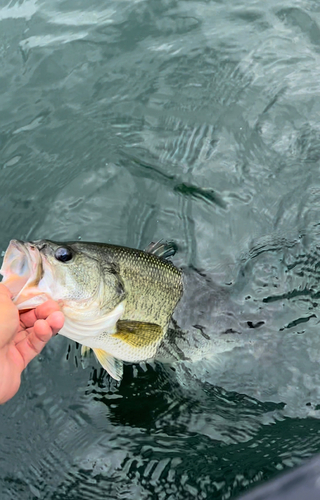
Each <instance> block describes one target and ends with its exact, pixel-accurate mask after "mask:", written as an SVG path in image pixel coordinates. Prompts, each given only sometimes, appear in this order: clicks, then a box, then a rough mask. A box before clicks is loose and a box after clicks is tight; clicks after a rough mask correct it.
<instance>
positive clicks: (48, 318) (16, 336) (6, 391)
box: [0, 284, 64, 404]
mask: <svg viewBox="0 0 320 500" xmlns="http://www.w3.org/2000/svg"><path fill="white" fill-rule="evenodd" d="M63 322H64V316H63V314H62V312H61V311H60V308H59V305H58V304H57V303H56V302H54V301H53V300H48V301H47V302H45V303H44V304H41V305H40V306H38V307H36V308H35V309H31V310H29V311H26V312H23V311H22V312H20V313H19V311H18V309H17V307H16V306H15V305H14V303H13V302H12V300H11V293H10V292H9V290H8V289H7V288H6V287H5V286H4V285H2V284H0V404H1V403H5V402H6V401H8V399H10V398H12V397H13V396H14V395H15V394H16V392H17V391H18V389H19V387H20V380H21V373H22V371H23V370H24V369H25V367H26V366H27V365H28V363H30V361H31V360H32V359H33V358H34V357H35V356H36V355H37V354H39V353H40V352H41V350H42V349H43V347H44V346H45V345H46V343H47V342H48V341H49V340H50V339H51V337H52V336H53V335H56V334H57V333H58V331H59V330H60V329H61V328H62V327H63Z"/></svg>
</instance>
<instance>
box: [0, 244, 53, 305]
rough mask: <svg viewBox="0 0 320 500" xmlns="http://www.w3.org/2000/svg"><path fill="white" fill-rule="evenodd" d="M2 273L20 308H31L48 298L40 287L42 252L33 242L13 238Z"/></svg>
mask: <svg viewBox="0 0 320 500" xmlns="http://www.w3.org/2000/svg"><path fill="white" fill-rule="evenodd" d="M0 273H1V274H2V276H3V280H2V283H3V284H4V285H5V286H6V287H7V288H8V289H9V290H10V292H11V293H12V298H13V302H14V303H15V304H16V305H17V307H18V309H20V310H22V309H30V308H32V307H36V305H39V304H41V303H43V302H45V300H47V299H48V297H47V296H44V294H43V292H41V291H40V290H39V289H38V284H39V281H40V280H41V278H42V276H43V265H42V258H41V253H40V251H39V249H38V248H37V246H36V245H35V244H33V243H32V242H30V243H29V242H24V241H20V240H11V241H10V244H9V246H8V248H7V251H6V253H5V256H4V259H3V264H2V267H1V269H0Z"/></svg>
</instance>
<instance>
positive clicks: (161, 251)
mask: <svg viewBox="0 0 320 500" xmlns="http://www.w3.org/2000/svg"><path fill="white" fill-rule="evenodd" d="M145 252H148V253H153V254H154V255H157V257H160V258H161V259H169V258H170V257H172V256H173V255H174V254H175V253H176V252H177V245H176V244H175V243H174V242H173V241H162V240H159V241H157V242H156V243H154V242H153V241H152V242H151V243H149V245H148V246H147V248H146V249H145Z"/></svg>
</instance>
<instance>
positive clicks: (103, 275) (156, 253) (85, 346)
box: [0, 239, 183, 381]
mask: <svg viewBox="0 0 320 500" xmlns="http://www.w3.org/2000/svg"><path fill="white" fill-rule="evenodd" d="M175 251H176V248H175V246H174V244H173V243H171V244H170V243H169V244H168V243H162V242H157V243H151V244H150V245H149V246H148V247H147V249H146V251H143V250H137V249H133V248H127V247H122V246H117V245H111V244H107V243H91V242H82V241H77V242H66V243H65V242H63V243H61V242H54V241H50V240H45V239H43V240H37V241H30V242H23V241H20V240H11V242H10V244H9V246H8V248H7V250H6V252H5V255H4V259H3V264H2V267H1V269H0V273H1V274H2V276H3V281H2V283H3V284H4V285H6V286H7V287H8V288H9V290H10V291H11V293H12V297H13V301H14V303H15V304H16V305H17V307H18V309H19V310H28V309H31V308H34V307H36V306H38V305H40V304H42V303H43V302H45V301H46V300H48V299H49V298H51V299H53V300H55V301H57V302H58V303H59V304H60V307H61V310H62V312H63V313H64V316H65V323H64V326H63V328H62V330H60V332H59V333H60V334H61V335H63V336H65V337H67V338H69V339H71V340H73V341H76V342H78V343H80V344H81V345H82V351H81V353H82V355H84V356H85V355H87V354H88V352H89V351H90V350H91V349H92V350H93V352H94V354H95V356H96V358H97V359H98V361H99V362H100V364H101V365H102V367H103V368H104V369H105V370H106V371H107V372H108V373H109V375H110V376H111V377H113V378H114V379H115V380H118V381H119V380H121V378H122V376H123V363H124V362H129V363H139V362H142V361H148V360H152V359H154V358H155V357H156V355H157V352H158V351H159V349H160V345H161V344H162V343H163V340H164V338H165V337H166V335H167V333H168V330H169V326H170V322H171V321H172V316H173V312H174V310H175V308H176V306H177V304H178V302H179V301H180V299H181V297H182V295H183V277H182V271H181V269H179V268H178V267H176V266H175V265H174V264H173V263H172V262H171V261H170V260H169V259H170V257H171V256H172V255H174V253H175Z"/></svg>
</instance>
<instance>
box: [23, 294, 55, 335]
mask: <svg viewBox="0 0 320 500" xmlns="http://www.w3.org/2000/svg"><path fill="white" fill-rule="evenodd" d="M56 311H60V306H59V304H58V303H57V302H55V301H54V300H51V299H50V300H47V302H44V303H43V304H41V305H40V306H38V307H36V308H35V309H31V310H30V311H26V312H22V313H21V314H20V321H21V323H22V324H23V325H24V326H25V327H26V328H30V327H31V326H33V325H34V324H35V322H36V321H37V320H38V319H47V317H48V316H49V315H50V314H52V313H54V312H56Z"/></svg>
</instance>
